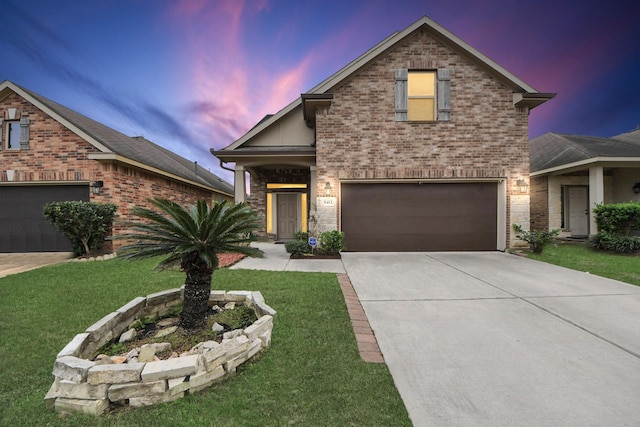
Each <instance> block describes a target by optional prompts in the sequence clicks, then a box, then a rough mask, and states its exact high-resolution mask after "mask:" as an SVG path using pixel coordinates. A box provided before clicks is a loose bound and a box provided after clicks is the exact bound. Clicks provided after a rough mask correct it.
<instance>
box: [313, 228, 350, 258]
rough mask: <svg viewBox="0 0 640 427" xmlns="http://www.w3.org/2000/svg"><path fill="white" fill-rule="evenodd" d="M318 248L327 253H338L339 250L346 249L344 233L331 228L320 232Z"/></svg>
mask: <svg viewBox="0 0 640 427" xmlns="http://www.w3.org/2000/svg"><path fill="white" fill-rule="evenodd" d="M319 243H320V248H321V249H322V250H323V251H324V252H325V253H326V254H329V255H338V254H339V253H340V251H342V250H344V249H346V248H345V246H344V233H343V232H342V231H338V230H333V231H325V232H323V233H320V239H319Z"/></svg>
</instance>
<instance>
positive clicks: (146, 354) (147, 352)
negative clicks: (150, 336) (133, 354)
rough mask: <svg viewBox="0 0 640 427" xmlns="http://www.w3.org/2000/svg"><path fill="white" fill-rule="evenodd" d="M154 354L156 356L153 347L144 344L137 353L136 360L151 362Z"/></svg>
mask: <svg viewBox="0 0 640 427" xmlns="http://www.w3.org/2000/svg"><path fill="white" fill-rule="evenodd" d="M155 356H156V349H155V347H153V346H150V345H144V346H142V348H141V349H140V353H139V354H138V360H139V361H140V362H153V360H154V357H155Z"/></svg>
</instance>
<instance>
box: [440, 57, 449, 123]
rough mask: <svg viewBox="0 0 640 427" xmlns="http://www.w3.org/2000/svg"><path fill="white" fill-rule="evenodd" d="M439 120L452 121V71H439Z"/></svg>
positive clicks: (445, 69) (441, 69)
mask: <svg viewBox="0 0 640 427" xmlns="http://www.w3.org/2000/svg"><path fill="white" fill-rule="evenodd" d="M438 120H442V121H448V120H451V70H450V69H448V68H439V69H438Z"/></svg>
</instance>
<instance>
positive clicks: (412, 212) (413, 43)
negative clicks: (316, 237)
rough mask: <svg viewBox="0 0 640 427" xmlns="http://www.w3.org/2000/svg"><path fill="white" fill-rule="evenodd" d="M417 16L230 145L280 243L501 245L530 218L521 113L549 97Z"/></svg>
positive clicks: (373, 247)
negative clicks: (323, 235) (308, 238)
mask: <svg viewBox="0 0 640 427" xmlns="http://www.w3.org/2000/svg"><path fill="white" fill-rule="evenodd" d="M554 96H555V94H551V93H541V92H538V91H537V90H535V89H534V88H532V87H531V86H529V85H528V84H527V83H525V82H523V81H522V80H520V79H518V78H517V77H516V76H514V75H513V74H511V73H510V72H508V71H507V70H505V69H504V68H502V67H501V66H500V65H498V64H496V63H495V62H493V61H492V60H491V59H489V58H487V57H486V56H484V55H483V54H481V53H480V52H478V51H477V50H476V49H474V48H473V47H471V46H470V45H468V44H467V43H465V42H464V41H462V40H461V39H460V38H458V37H457V36H455V35H454V34H452V33H451V32H449V31H448V30H446V29H445V28H443V27H441V26H440V25H438V24H437V23H435V22H434V21H433V20H431V19H430V18H428V17H424V18H422V19H420V20H418V21H417V22H415V23H414V24H412V25H411V26H409V27H408V28H406V29H404V30H402V31H400V32H396V33H394V34H392V35H391V36H389V37H388V38H386V39H385V40H383V41H382V42H380V43H379V44H378V45H376V46H374V47H373V48H372V49H370V50H369V51H367V52H365V53H364V54H363V55H361V56H360V57H358V58H357V59H355V60H354V61H353V62H351V63H349V64H348V65H347V66H345V67H344V68H342V69H341V70H339V71H338V72H336V73H335V74H333V75H332V76H330V77H329V78H327V79H326V80H324V81H322V82H321V83H319V84H318V85H317V86H315V87H314V88H312V89H311V90H310V91H309V92H307V93H304V94H302V95H301V96H300V97H299V98H298V99H296V100H295V101H293V102H292V103H291V104H289V105H287V106H286V107H284V108H283V109H282V110H280V111H279V112H277V113H276V114H274V115H270V116H267V117H265V118H264V119H263V120H262V121H260V122H259V123H258V124H257V125H256V126H255V127H253V128H252V129H251V130H249V131H248V132H247V133H246V134H244V135H243V136H241V137H240V138H239V139H237V140H236V141H234V142H233V143H231V144H230V145H229V146H227V147H226V148H224V149H221V150H212V154H213V155H215V156H216V157H218V158H219V159H220V160H221V161H222V162H233V163H235V199H236V201H242V200H244V197H245V185H244V183H245V173H249V175H250V194H251V196H250V197H251V199H250V202H251V204H252V206H254V207H255V208H256V209H257V210H258V211H259V212H260V213H261V214H262V216H263V217H264V224H265V232H266V234H267V235H268V236H270V237H273V238H276V239H278V240H286V239H289V238H291V236H292V234H293V233H294V232H296V231H298V230H307V229H311V231H312V232H314V234H315V233H317V231H323V230H331V229H337V230H341V231H343V232H344V233H345V245H346V246H347V249H348V250H352V251H439V250H446V251H449V250H505V249H506V248H508V247H510V246H511V243H512V240H514V236H513V235H512V233H511V224H512V223H519V224H523V225H525V226H528V224H529V194H528V183H529V146H528V144H529V142H528V118H529V111H530V110H531V109H532V108H535V107H537V106H538V105H540V104H542V103H544V102H546V101H547V100H549V99H551V98H553V97H554Z"/></svg>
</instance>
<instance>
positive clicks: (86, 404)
mask: <svg viewBox="0 0 640 427" xmlns="http://www.w3.org/2000/svg"><path fill="white" fill-rule="evenodd" d="M55 409H56V412H58V413H61V414H72V413H74V412H81V413H83V414H89V415H102V414H103V413H104V412H105V411H106V410H107V409H109V399H97V400H84V399H69V398H66V397H59V398H57V399H56V403H55Z"/></svg>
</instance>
